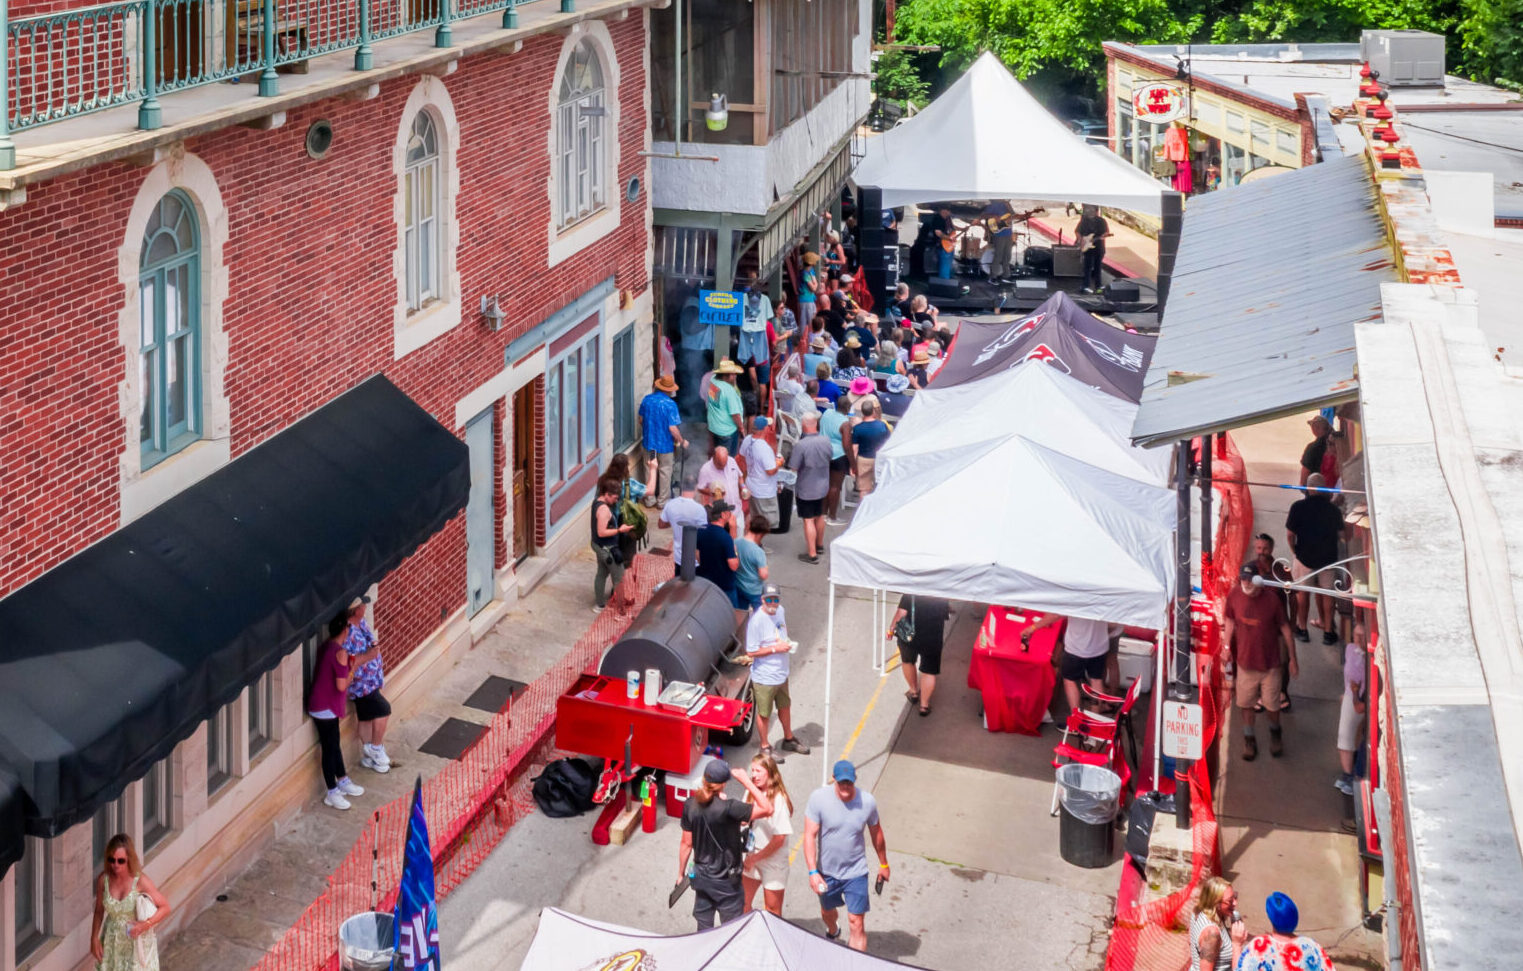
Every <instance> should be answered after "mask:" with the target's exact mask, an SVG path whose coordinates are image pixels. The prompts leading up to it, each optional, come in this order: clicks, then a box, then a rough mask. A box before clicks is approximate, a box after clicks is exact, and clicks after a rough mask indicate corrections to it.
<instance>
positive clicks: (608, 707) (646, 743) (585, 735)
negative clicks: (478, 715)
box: [555, 674, 751, 775]
mask: <svg viewBox="0 0 1523 971" xmlns="http://www.w3.org/2000/svg"><path fill="white" fill-rule="evenodd" d="M750 711H751V705H750V703H748V702H745V701H741V700H739V699H736V698H724V697H721V696H719V695H715V694H709V695H705V696H704V699H703V703H702V705H701V706H700V707H698V708H697V709H696V710H694V711H692V712H691V713H689V712H688V711H683V710H674V709H671V708H668V707H665V706H662V705H647V704H645V702H644V700H643V698H630V697H629V693H628V686H627V685H626V683H625V681H624V679H623V678H614V677H609V676H607V675H600V674H584V675H582V676H581V677H580V678H578V679H577V682H576V684H574V685H572V686H571V690H570V691H567V692H566V693H565V694H563V695H561V697H560V699H559V701H557V702H556V706H555V744H556V747H557V748H561V749H564V750H566V751H568V752H578V753H581V754H583V755H591V756H594V757H597V758H601V759H606V760H609V761H622V760H623V759H625V758H626V756H627V757H628V759H629V762H630V763H631V764H630V765H629V766H628V767H627V769H628V770H632V769H633V768H634V767H635V766H643V767H646V768H652V769H664V770H665V771H667V772H672V773H676V774H678V775H686V774H687V773H688V772H690V771H692V768H693V764H694V762H696V761H697V759H698V756H699V755H700V754H701V753H702V752H703V748H704V745H705V744H706V743H707V739H708V733H709V732H710V731H721V732H726V731H733V730H734V729H736V728H738V727H740V725H741V724H742V723H744V722H745V720H746V716H747V715H748V714H749V713H750ZM626 743H627V744H628V746H629V747H628V749H626V748H625V745H626Z"/></svg>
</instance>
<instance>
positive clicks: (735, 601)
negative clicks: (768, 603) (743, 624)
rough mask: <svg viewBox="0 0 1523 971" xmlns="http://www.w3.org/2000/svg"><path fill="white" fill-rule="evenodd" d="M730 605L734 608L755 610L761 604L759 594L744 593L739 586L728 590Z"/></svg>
mask: <svg viewBox="0 0 1523 971" xmlns="http://www.w3.org/2000/svg"><path fill="white" fill-rule="evenodd" d="M730 606H732V607H734V608H735V609H736V610H755V609H756V608H757V607H760V606H761V594H759V593H746V592H745V591H744V590H742V589H740V588H739V587H734V588H732V589H731V590H730Z"/></svg>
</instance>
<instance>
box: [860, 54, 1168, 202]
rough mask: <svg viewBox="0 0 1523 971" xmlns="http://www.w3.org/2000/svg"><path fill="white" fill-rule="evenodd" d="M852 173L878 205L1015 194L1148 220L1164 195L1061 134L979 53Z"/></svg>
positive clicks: (872, 145) (1105, 155) (871, 146)
mask: <svg viewBox="0 0 1523 971" xmlns="http://www.w3.org/2000/svg"><path fill="white" fill-rule="evenodd" d="M853 179H854V180H855V181H856V183H857V184H858V185H870V186H877V187H879V188H880V189H882V190H883V206H884V208H894V207H897V206H905V205H911V204H916V203H924V202H939V201H946V200H953V199H1011V198H1018V199H1032V200H1036V201H1039V202H1059V203H1062V202H1087V203H1094V204H1096V205H1102V206H1112V207H1115V208H1117V209H1128V210H1131V211H1134V212H1141V213H1145V214H1147V215H1150V216H1157V215H1158V214H1159V213H1160V211H1161V209H1162V201H1161V200H1162V198H1163V193H1164V192H1165V191H1168V190H1166V189H1164V187H1163V185H1162V184H1161V183H1159V182H1156V181H1154V180H1153V179H1152V178H1150V177H1149V176H1147V175H1145V174H1143V173H1142V172H1141V171H1140V170H1138V169H1136V168H1134V167H1132V166H1131V165H1129V164H1127V163H1126V162H1125V161H1123V160H1122V159H1121V157H1120V156H1118V155H1116V154H1115V153H1114V152H1110V151H1107V150H1106V149H1104V148H1101V147H1097V146H1094V145H1091V144H1089V143H1088V142H1086V141H1084V139H1082V138H1080V137H1079V136H1078V135H1075V134H1074V133H1073V132H1071V131H1069V130H1068V127H1067V126H1066V125H1064V124H1063V123H1062V122H1061V121H1059V120H1058V119H1057V118H1055V117H1053V115H1052V114H1051V113H1050V112H1048V110H1047V109H1046V108H1044V107H1042V105H1041V104H1040V103H1039V102H1038V101H1037V100H1036V99H1035V98H1033V97H1032V96H1031V94H1030V92H1028V91H1027V90H1026V89H1025V88H1024V87H1023V86H1022V85H1021V83H1020V82H1019V81H1017V80H1016V79H1015V78H1014V76H1012V75H1011V73H1010V72H1009V70H1007V69H1006V68H1005V66H1004V65H1003V64H1001V63H1000V61H999V58H997V57H995V56H994V55H993V54H991V53H988V52H985V53H984V54H982V55H980V56H979V58H978V60H976V61H974V62H973V66H972V67H970V68H968V70H967V73H965V74H964V75H963V76H962V77H960V78H958V79H957V81H956V82H955V83H954V84H953V85H952V86H951V87H950V88H948V89H947V90H946V91H945V92H943V93H942V95H941V96H940V97H938V98H937V99H936V100H935V101H932V102H931V103H930V104H929V105H928V106H926V108H925V110H924V111H922V112H920V113H919V114H917V115H915V116H914V117H913V118H911V119H909V120H908V121H906V122H904V123H903V124H900V125H898V126H896V127H894V128H892V129H890V130H889V131H887V132H884V133H883V134H882V135H878V136H876V137H874V138H869V139H868V140H867V147H866V152H865V155H864V156H863V159H862V162H861V164H859V165H858V166H857V171H856V173H855V174H854V175H853Z"/></svg>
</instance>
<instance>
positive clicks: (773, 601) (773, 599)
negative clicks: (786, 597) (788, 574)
mask: <svg viewBox="0 0 1523 971" xmlns="http://www.w3.org/2000/svg"><path fill="white" fill-rule="evenodd" d="M762 603H764V604H780V603H782V601H781V600H779V599H778V598H777V597H767V598H765V599H763V600H762Z"/></svg>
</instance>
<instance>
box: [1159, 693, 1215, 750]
mask: <svg viewBox="0 0 1523 971" xmlns="http://www.w3.org/2000/svg"><path fill="white" fill-rule="evenodd" d="M1205 735H1206V732H1205V720H1204V719H1203V718H1202V717H1201V713H1200V705H1188V704H1185V703H1183V702H1178V701H1166V702H1164V703H1163V754H1164V755H1167V756H1168V757H1169V758H1171V759H1191V760H1194V759H1199V758H1201V757H1203V756H1204V755H1205V753H1206V738H1205Z"/></svg>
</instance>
